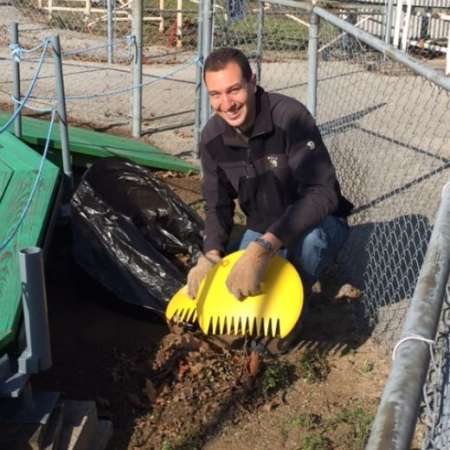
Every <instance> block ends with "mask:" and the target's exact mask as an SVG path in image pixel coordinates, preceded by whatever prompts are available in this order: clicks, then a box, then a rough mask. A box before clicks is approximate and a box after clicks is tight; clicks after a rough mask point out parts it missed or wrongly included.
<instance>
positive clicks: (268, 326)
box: [197, 250, 303, 338]
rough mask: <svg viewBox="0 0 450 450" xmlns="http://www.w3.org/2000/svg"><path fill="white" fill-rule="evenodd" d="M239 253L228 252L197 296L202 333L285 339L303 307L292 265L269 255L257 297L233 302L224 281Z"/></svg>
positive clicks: (300, 289) (201, 286) (232, 297)
mask: <svg viewBox="0 0 450 450" xmlns="http://www.w3.org/2000/svg"><path fill="white" fill-rule="evenodd" d="M242 253H243V251H242V250H241V251H238V252H235V253H232V254H230V255H228V256H226V257H225V258H223V259H222V261H221V262H220V263H219V264H216V266H214V268H213V269H212V270H211V271H210V272H209V273H208V275H207V276H206V277H205V279H204V280H203V281H202V283H201V285H200V289H199V292H198V295H197V302H198V303H197V314H198V322H199V325H200V328H201V329H202V331H203V332H204V333H205V334H235V335H237V334H240V335H260V336H261V335H264V336H272V337H282V338H283V337H286V336H287V335H288V334H289V332H290V331H291V330H292V329H293V328H294V326H295V324H296V323H297V320H298V319H299V317H300V314H301V311H302V308H303V285H302V282H301V279H300V276H299V274H298V272H297V270H296V269H295V268H294V266H293V265H292V264H291V263H289V262H288V261H286V260H285V259H283V258H281V257H279V256H273V257H272V259H271V261H270V263H269V266H268V268H267V271H266V275H265V278H264V279H263V282H262V292H261V293H260V294H259V295H255V296H250V297H246V298H245V299H244V300H242V301H239V300H237V299H236V298H235V297H234V296H233V294H231V292H229V291H228V289H227V287H226V285H225V280H226V278H227V276H228V274H229V273H230V270H231V268H232V267H233V264H234V263H235V262H236V261H237V260H238V258H239V257H240V256H241V254H242Z"/></svg>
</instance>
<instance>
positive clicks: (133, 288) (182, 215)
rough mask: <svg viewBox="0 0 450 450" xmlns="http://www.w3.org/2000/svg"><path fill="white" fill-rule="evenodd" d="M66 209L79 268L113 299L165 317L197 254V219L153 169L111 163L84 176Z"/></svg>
mask: <svg viewBox="0 0 450 450" xmlns="http://www.w3.org/2000/svg"><path fill="white" fill-rule="evenodd" d="M71 211H72V226H73V236H74V239H73V242H74V248H73V250H74V257H75V260H76V261H77V263H78V264H79V265H80V266H81V267H83V268H84V270H86V271H87V272H88V273H89V274H90V275H91V276H92V277H94V278H95V279H96V280H98V281H99V282H100V283H101V284H103V285H104V286H105V287H106V288H108V289H110V290H111V291H112V292H114V294H115V295H116V296H117V297H118V298H120V299H122V300H124V301H126V302H129V303H133V304H137V305H141V306H143V307H146V308H150V309H152V310H154V311H156V312H157V313H160V314H163V313H164V311H165V307H166V304H167V302H168V301H169V300H170V298H171V297H172V295H173V294H174V293H175V292H176V291H177V290H178V289H179V288H180V287H181V286H182V285H183V284H185V282H186V273H185V272H186V268H187V267H189V266H191V265H192V262H193V259H194V258H195V256H196V255H197V254H198V252H199V251H200V249H201V244H202V230H203V222H202V219H201V218H200V217H199V216H198V215H197V214H196V213H195V212H194V211H193V210H192V209H191V208H189V207H188V206H187V205H186V204H185V203H183V201H182V200H181V199H180V198H179V197H178V196H177V195H176V194H175V193H174V192H173V191H171V190H170V188H169V187H168V186H167V185H166V184H165V183H164V182H163V181H161V180H160V179H158V178H157V177H155V176H154V175H153V174H152V173H151V170H150V169H148V168H146V167H142V166H139V165H137V164H134V163H131V162H127V161H124V160H120V159H116V158H106V159H101V160H98V161H96V162H95V164H94V165H93V166H92V167H90V168H89V169H88V170H87V171H86V173H85V174H84V176H83V179H82V180H81V183H80V185H79V186H78V188H77V190H76V191H75V194H74V195H73V197H72V200H71ZM180 255H181V256H182V258H180ZM182 259H183V260H184V261H185V263H184V264H182V263H180V260H182Z"/></svg>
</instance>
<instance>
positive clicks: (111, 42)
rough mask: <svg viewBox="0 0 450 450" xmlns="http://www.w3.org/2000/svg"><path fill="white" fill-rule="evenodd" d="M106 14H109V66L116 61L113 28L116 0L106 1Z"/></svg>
mask: <svg viewBox="0 0 450 450" xmlns="http://www.w3.org/2000/svg"><path fill="white" fill-rule="evenodd" d="M106 13H107V35H108V64H112V63H113V61H114V48H113V46H114V26H113V14H114V0H106Z"/></svg>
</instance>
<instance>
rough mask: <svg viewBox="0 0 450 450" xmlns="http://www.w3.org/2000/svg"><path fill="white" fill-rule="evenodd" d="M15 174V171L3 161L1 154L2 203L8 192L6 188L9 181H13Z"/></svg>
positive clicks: (0, 194) (0, 191)
mask: <svg viewBox="0 0 450 450" xmlns="http://www.w3.org/2000/svg"><path fill="white" fill-rule="evenodd" d="M12 174H13V170H12V169H11V167H9V166H8V164H5V163H4V162H3V161H2V160H1V153H0V201H1V200H2V197H3V194H4V192H5V191H6V187H7V186H8V183H9V180H10V179H11V177H12Z"/></svg>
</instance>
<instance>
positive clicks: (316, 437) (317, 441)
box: [298, 433, 333, 450]
mask: <svg viewBox="0 0 450 450" xmlns="http://www.w3.org/2000/svg"><path fill="white" fill-rule="evenodd" d="M332 448H333V446H332V442H331V440H330V439H329V438H327V437H326V436H324V435H323V434H319V433H312V434H307V435H305V436H302V437H301V439H300V442H299V447H298V450H332Z"/></svg>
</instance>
